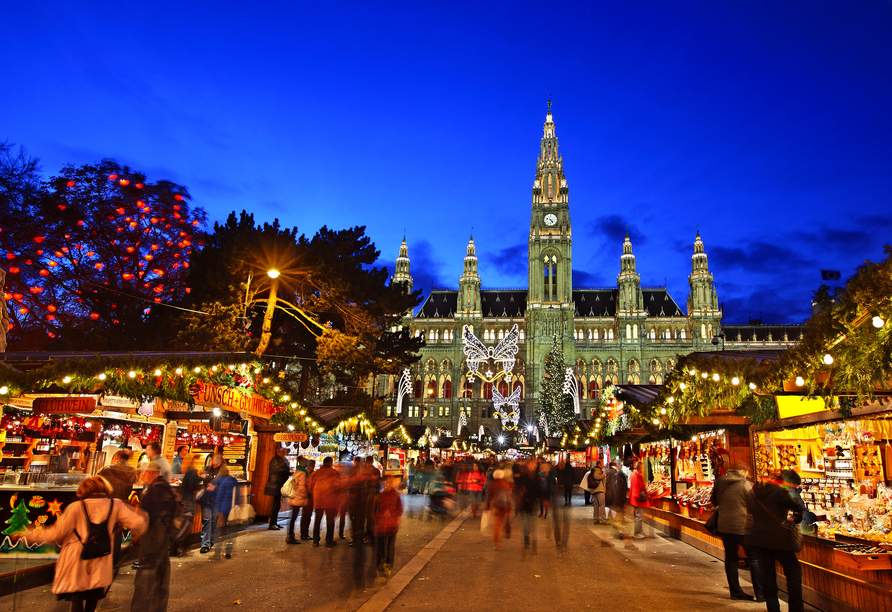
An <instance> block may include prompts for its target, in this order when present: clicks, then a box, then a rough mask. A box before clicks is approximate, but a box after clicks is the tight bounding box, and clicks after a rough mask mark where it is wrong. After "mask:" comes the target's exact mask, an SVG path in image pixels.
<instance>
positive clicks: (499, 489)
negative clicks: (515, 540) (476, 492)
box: [484, 470, 511, 549]
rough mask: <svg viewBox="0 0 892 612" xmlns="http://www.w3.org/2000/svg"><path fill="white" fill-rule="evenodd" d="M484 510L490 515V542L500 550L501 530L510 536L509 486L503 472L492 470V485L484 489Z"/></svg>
mask: <svg viewBox="0 0 892 612" xmlns="http://www.w3.org/2000/svg"><path fill="white" fill-rule="evenodd" d="M484 509H485V510H488V511H489V512H491V513H492V542H493V545H494V546H495V547H496V548H499V549H500V548H502V530H503V529H504V531H505V536H506V537H510V536H511V485H509V484H508V483H507V482H505V472H504V471H502V470H493V472H492V483H490V485H489V486H488V487H486V504H485V506H484Z"/></svg>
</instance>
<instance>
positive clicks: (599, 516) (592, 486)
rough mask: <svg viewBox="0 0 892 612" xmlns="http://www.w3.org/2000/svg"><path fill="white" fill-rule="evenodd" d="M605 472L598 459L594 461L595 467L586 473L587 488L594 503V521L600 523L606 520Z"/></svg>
mask: <svg viewBox="0 0 892 612" xmlns="http://www.w3.org/2000/svg"><path fill="white" fill-rule="evenodd" d="M606 480H607V474H605V473H604V468H603V467H602V464H601V462H600V461H597V462H595V467H593V468H592V471H591V472H589V475H588V488H589V491H591V494H592V503H593V505H594V512H593V514H592V515H593V516H594V520H595V523H598V524H601V523H604V522H606V520H607V514H606V511H607V504H606V497H607V495H606V493H607V484H606V482H605V481H606Z"/></svg>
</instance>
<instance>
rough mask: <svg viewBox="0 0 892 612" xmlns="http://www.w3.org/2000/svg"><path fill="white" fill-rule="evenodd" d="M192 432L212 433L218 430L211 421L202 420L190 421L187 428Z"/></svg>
mask: <svg viewBox="0 0 892 612" xmlns="http://www.w3.org/2000/svg"><path fill="white" fill-rule="evenodd" d="M186 431H188V432H189V433H190V434H207V435H212V434H215V433H217V432H215V431H214V429H213V428H212V427H211V424H210V422H208V421H201V422H200V423H189V427H188V428H187V429H186Z"/></svg>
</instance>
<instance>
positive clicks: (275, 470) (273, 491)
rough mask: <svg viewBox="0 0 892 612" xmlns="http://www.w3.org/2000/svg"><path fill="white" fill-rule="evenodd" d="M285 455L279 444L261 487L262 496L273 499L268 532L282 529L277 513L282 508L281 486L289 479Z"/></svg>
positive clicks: (289, 469) (286, 451)
mask: <svg viewBox="0 0 892 612" xmlns="http://www.w3.org/2000/svg"><path fill="white" fill-rule="evenodd" d="M287 454H288V449H286V448H285V447H284V446H282V445H281V444H280V445H279V446H278V447H277V448H276V454H275V455H273V458H272V459H270V462H269V472H268V474H267V477H266V486H264V487H263V493H264V495H269V496H271V497H272V498H273V505H272V508H271V509H270V511H269V527H267V529H270V530H277V529H281V528H282V527H281V525H279V512H280V510H281V507H282V485H284V484H285V481H286V480H288V479H289V478H290V477H291V466H289V465H288V460H287V459H285V455H287Z"/></svg>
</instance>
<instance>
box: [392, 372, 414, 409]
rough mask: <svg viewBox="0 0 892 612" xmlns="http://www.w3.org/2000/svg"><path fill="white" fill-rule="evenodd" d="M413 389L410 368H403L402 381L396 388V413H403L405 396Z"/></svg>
mask: <svg viewBox="0 0 892 612" xmlns="http://www.w3.org/2000/svg"><path fill="white" fill-rule="evenodd" d="M411 390H412V381H411V375H410V374H409V368H406V369H405V370H403V373H402V375H400V382H399V385H398V386H397V389H396V413H397V414H402V413H403V398H404V397H405V396H406V395H408V394H409V391H411Z"/></svg>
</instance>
